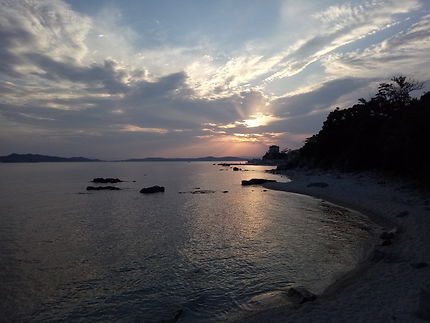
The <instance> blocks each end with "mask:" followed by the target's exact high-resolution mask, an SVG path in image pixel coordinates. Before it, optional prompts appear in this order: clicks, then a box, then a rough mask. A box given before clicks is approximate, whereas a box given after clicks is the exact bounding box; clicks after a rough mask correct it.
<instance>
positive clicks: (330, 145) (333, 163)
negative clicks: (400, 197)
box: [299, 76, 430, 179]
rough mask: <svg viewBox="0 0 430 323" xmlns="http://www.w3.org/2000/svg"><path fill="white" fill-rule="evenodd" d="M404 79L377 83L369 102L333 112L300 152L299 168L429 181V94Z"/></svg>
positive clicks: (398, 78) (399, 77) (401, 77)
mask: <svg viewBox="0 0 430 323" xmlns="http://www.w3.org/2000/svg"><path fill="white" fill-rule="evenodd" d="M421 88H422V84H419V83H418V82H415V81H410V80H408V79H407V78H406V77H404V76H397V77H393V78H392V79H391V82H390V83H381V84H380V85H379V87H378V92H377V93H376V95H375V96H374V97H372V98H371V99H370V100H368V101H367V100H364V99H360V100H359V103H358V104H356V105H354V106H352V107H351V108H348V109H343V110H341V109H339V108H336V109H335V110H334V111H332V112H331V113H330V114H329V115H328V117H327V120H326V121H325V122H324V124H323V127H322V129H321V130H320V132H319V133H317V134H316V135H313V136H312V137H310V138H308V139H307V140H306V142H305V145H304V146H303V147H302V148H301V149H300V162H299V164H302V165H303V164H306V165H308V166H312V167H321V168H337V169H342V170H381V171H388V172H391V173H395V174H399V175H404V176H410V177H415V178H417V177H421V178H427V179H430V171H429V167H430V153H429V149H430V144H429V141H430V93H429V92H428V93H426V94H424V95H423V96H422V97H421V98H420V99H415V98H412V97H411V95H410V94H411V92H412V91H414V90H418V89H421Z"/></svg>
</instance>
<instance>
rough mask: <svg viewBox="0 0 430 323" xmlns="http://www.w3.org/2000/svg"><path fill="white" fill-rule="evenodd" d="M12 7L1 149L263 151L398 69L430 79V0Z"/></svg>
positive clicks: (133, 153)
mask: <svg viewBox="0 0 430 323" xmlns="http://www.w3.org/2000/svg"><path fill="white" fill-rule="evenodd" d="M0 5H1V11H0V44H1V46H0V61H1V64H0V98H1V99H0V155H7V154H9V153H12V152H16V153H40V154H47V155H57V156H65V157H71V156H85V157H92V158H101V159H121V158H132V157H134V158H141V157H199V156H244V157H256V156H261V155H262V154H263V153H264V152H265V151H266V150H267V147H268V146H269V145H272V144H276V145H279V146H280V147H281V149H283V148H292V149H294V148H299V147H301V146H302V145H303V143H304V140H305V139H306V138H308V137H310V136H311V135H312V134H315V133H317V132H318V131H319V130H320V129H321V126H322V123H323V122H324V120H325V119H326V117H327V115H328V113H329V112H330V111H332V110H333V109H334V108H336V107H340V108H347V107H349V106H351V105H353V104H354V103H356V102H357V100H358V99H359V98H362V97H363V98H370V97H371V96H372V95H373V94H375V92H376V91H377V86H378V84H379V83H381V82H387V81H388V80H389V79H390V78H391V77H392V76H394V75H399V74H402V75H407V76H408V77H411V78H413V79H415V80H418V81H421V82H424V91H428V90H429V88H430V82H428V80H430V69H429V66H430V55H429V53H430V1H428V0H354V1H335V0H301V1H297V0H294V1H292V0H271V1H266V0H259V1H257V0H213V1H201V0H181V1H173V0H170V1H168V0H129V1H127V0H121V1H119V0H118V1H117V0H92V1H88V0H68V1H66V0H43V1H42V0H40V1H34V0H0ZM417 95H418V94H417Z"/></svg>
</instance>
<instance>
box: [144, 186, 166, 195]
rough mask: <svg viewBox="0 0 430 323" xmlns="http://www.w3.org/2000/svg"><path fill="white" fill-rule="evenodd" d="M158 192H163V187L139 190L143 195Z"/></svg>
mask: <svg viewBox="0 0 430 323" xmlns="http://www.w3.org/2000/svg"><path fill="white" fill-rule="evenodd" d="M158 192H164V186H158V185H155V186H151V187H144V188H142V189H141V190H140V193H143V194H151V193H158Z"/></svg>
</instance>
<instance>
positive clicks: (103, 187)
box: [87, 186, 121, 191]
mask: <svg viewBox="0 0 430 323" xmlns="http://www.w3.org/2000/svg"><path fill="white" fill-rule="evenodd" d="M102 190H108V191H119V190H121V189H120V188H119V187H115V186H87V191H102Z"/></svg>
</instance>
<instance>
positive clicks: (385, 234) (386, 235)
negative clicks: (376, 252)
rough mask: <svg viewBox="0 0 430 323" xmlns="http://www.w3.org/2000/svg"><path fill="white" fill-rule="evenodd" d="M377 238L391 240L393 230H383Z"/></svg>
mask: <svg viewBox="0 0 430 323" xmlns="http://www.w3.org/2000/svg"><path fill="white" fill-rule="evenodd" d="M379 238H381V239H382V240H391V239H393V238H394V232H392V231H390V232H387V231H384V232H382V233H381V235H380V236H379Z"/></svg>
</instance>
